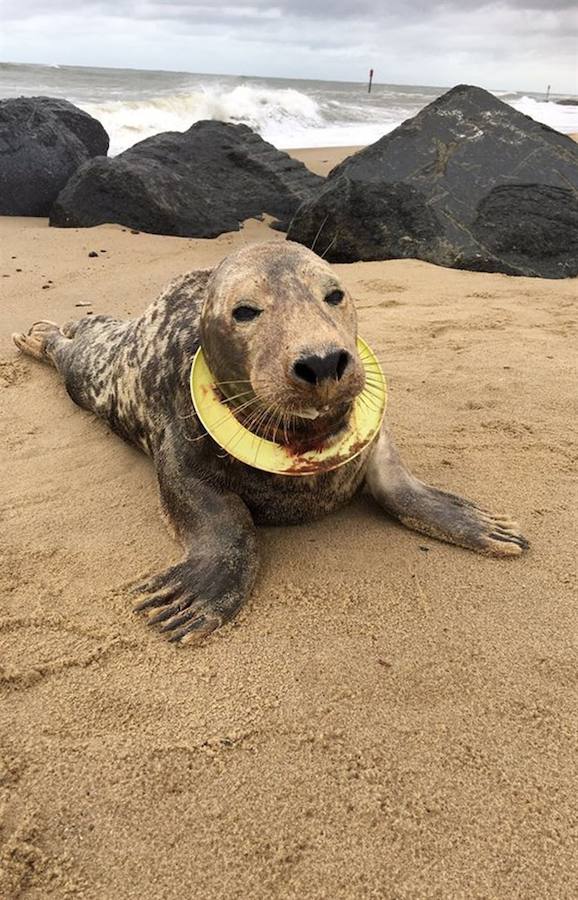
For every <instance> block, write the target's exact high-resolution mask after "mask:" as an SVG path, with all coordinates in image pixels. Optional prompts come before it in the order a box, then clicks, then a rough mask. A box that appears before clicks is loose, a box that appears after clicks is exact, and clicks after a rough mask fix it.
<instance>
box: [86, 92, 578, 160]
mask: <svg viewBox="0 0 578 900" xmlns="http://www.w3.org/2000/svg"><path fill="white" fill-rule="evenodd" d="M352 87H353V86H350V87H349V88H348V89H343V88H340V87H339V86H337V85H336V86H335V87H334V88H333V89H332V90H331V91H329V90H326V91H322V90H319V89H318V90H317V91H314V92H312V93H310V94H306V93H304V92H303V91H301V90H298V89H296V88H292V87H291V88H278V87H268V86H267V85H262V84H258V83H255V82H253V83H243V84H237V85H226V84H222V83H212V84H203V83H197V84H195V85H191V86H187V88H186V89H185V90H182V91H180V92H178V93H169V92H165V93H161V94H158V95H152V96H148V97H145V96H142V95H141V96H139V97H133V99H130V98H127V97H126V96H125V97H124V98H123V99H120V97H119V99H116V98H114V96H113V98H111V93H112V91H111V89H110V88H109V90H108V97H107V98H106V99H105V98H102V99H100V100H98V101H93V102H80V103H79V105H80V106H82V107H83V109H86V111H87V112H89V113H91V115H93V116H95V118H97V119H99V121H101V122H102V124H103V125H104V127H105V128H106V129H107V131H108V133H109V134H110V136H111V149H110V152H111V154H112V155H116V154H117V153H120V152H121V151H123V150H125V149H127V148H128V147H130V146H132V145H133V144H135V143H136V142H137V141H141V140H143V139H144V138H147V137H150V136H151V135H154V134H158V133H159V132H162V131H185V130H186V129H187V128H190V126H191V125H193V124H194V123H195V122H198V121H200V120H202V119H217V120H220V121H222V122H232V123H243V124H245V125H248V126H249V127H250V128H252V129H254V130H255V131H257V132H258V133H259V134H260V135H261V136H262V137H263V138H264V139H265V140H267V141H270V142H271V143H272V144H275V145H276V146H277V147H282V148H285V149H288V148H291V147H330V146H353V145H361V144H369V143H373V142H374V141H376V140H378V139H379V138H380V137H382V136H383V135H384V134H387V133H388V132H390V131H392V130H393V129H394V128H396V127H397V126H398V125H399V124H401V122H403V121H404V120H405V119H407V118H409V117H410V116H412V115H415V113H416V112H417V111H418V109H420V108H421V107H422V106H423V105H425V102H427V101H431V100H432V99H433V97H434V96H435V94H433V93H432V94H430V95H429V96H428V95H426V94H423V95H422V94H421V92H420V91H419V89H418V90H416V92H415V93H406V94H405V95H404V94H403V93H401V92H399V91H394V90H391V89H386V88H382V87H381V86H377V89H376V90H375V94H373V93H372V95H371V98H370V97H367V94H363V93H361V92H359V93H358V92H357V91H356V90H352V89H351V88H352ZM501 95H502V96H501V99H502V100H504V101H505V102H507V103H509V104H510V105H511V106H513V107H514V108H515V109H517V110H519V111H520V112H522V113H525V114H526V115H529V116H531V117H532V118H533V119H535V120H536V121H538V122H543V123H544V124H546V125H549V126H550V127H551V128H555V129H557V130H558V131H562V132H572V131H578V107H570V106H560V105H558V104H556V103H555V102H553V101H550V102H546V101H542V100H539V99H535V98H533V97H529V96H521V95H519V94H518V95H514V94H513V93H512V92H509V93H507V92H505V91H504V92H501ZM424 101H425V102H424Z"/></svg>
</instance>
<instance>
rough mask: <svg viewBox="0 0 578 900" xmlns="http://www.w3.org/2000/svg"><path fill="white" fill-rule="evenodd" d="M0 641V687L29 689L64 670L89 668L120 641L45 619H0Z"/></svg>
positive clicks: (119, 643)
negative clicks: (2, 638)
mask: <svg viewBox="0 0 578 900" xmlns="http://www.w3.org/2000/svg"><path fill="white" fill-rule="evenodd" d="M0 634H5V635H7V636H9V638H8V640H5V641H3V644H4V645H5V646H4V648H3V651H2V661H1V663H0V686H2V685H3V686H4V687H10V686H12V687H17V688H22V687H31V686H32V685H34V684H36V683H37V682H39V681H42V680H44V679H45V678H47V677H48V676H50V675H55V674H56V673H58V672H61V671H63V670H64V669H70V668H78V667H80V668H84V667H86V666H89V665H92V663H95V662H97V661H99V660H101V659H103V658H104V657H105V656H107V655H108V654H109V653H110V652H111V651H112V650H114V649H116V648H120V647H121V646H122V645H123V641H122V640H121V639H120V638H119V637H118V636H113V637H111V636H110V635H107V636H105V635H99V634H93V633H90V632H87V631H84V630H83V629H82V628H80V627H78V628H75V627H74V626H71V625H67V624H65V623H64V622H60V621H59V620H57V619H50V618H46V617H36V618H30V619H27V618H16V617H7V618H5V619H0Z"/></svg>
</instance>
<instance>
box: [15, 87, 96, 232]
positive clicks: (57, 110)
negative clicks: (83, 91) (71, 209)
mask: <svg viewBox="0 0 578 900" xmlns="http://www.w3.org/2000/svg"><path fill="white" fill-rule="evenodd" d="M107 152H108V135H107V133H106V131H105V130H104V128H103V127H102V125H101V124H100V122H97V120H96V119H93V118H92V116H89V115H88V113H85V112H83V111H82V110H81V109H78V108H77V107H76V106H73V104H72V103H68V101H67V100H58V99H54V98H52V97H18V98H17V99H10V100H0V215H4V216H47V215H48V213H49V212H50V209H51V207H52V204H53V203H54V201H55V200H56V197H57V196H58V194H59V192H60V191H61V190H62V188H63V187H64V185H65V184H66V182H67V181H68V179H69V178H70V176H71V175H72V174H73V173H74V172H75V171H76V170H77V169H78V167H79V166H80V165H82V163H84V162H86V161H87V160H88V159H90V158H91V157H93V156H98V155H106V153H107Z"/></svg>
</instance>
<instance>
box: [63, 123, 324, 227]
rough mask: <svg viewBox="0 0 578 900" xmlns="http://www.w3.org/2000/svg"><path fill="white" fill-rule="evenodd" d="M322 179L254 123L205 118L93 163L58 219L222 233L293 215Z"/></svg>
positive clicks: (76, 180) (71, 185)
mask: <svg viewBox="0 0 578 900" xmlns="http://www.w3.org/2000/svg"><path fill="white" fill-rule="evenodd" d="M322 183H323V179H322V178H321V177H320V176H318V175H314V174H313V173H311V172H310V171H309V170H308V169H306V168H305V166H304V165H303V164H302V163H300V162H297V161H296V160H294V159H291V157H290V156H288V155H287V154H286V153H282V152H281V151H280V150H277V149H276V148H275V147H273V146H272V145H271V144H268V143H266V142H265V141H263V140H262V138H260V137H259V135H257V134H255V133H254V132H253V131H251V129H250V128H248V127H247V126H246V125H228V124H226V123H224V122H213V121H206V122H197V123H196V124H195V125H193V126H192V128H189V130H188V131H185V132H184V133H180V132H166V133H164V134H158V135H155V136H154V137H151V138H147V140H144V141H141V142H140V143H138V144H136V145H135V146H134V147H131V148H130V149H129V150H126V151H125V152H124V153H121V154H120V155H119V156H117V157H115V158H114V159H95V160H91V161H90V162H88V163H85V165H83V166H82V168H81V169H79V171H78V172H77V173H76V174H75V175H74V176H73V177H72V178H71V180H70V181H69V182H68V184H67V185H66V187H65V188H64V190H63V191H62V192H61V194H60V195H59V197H58V199H57V201H56V203H55V204H54V207H53V210H52V213H51V216H50V224H51V225H58V226H61V227H78V226H91V225H101V224H103V223H105V222H116V223H119V224H121V225H126V226H128V227H129V228H132V229H133V230H135V229H137V230H140V231H147V232H151V233H153V234H172V235H179V236H181V237H216V236H217V235H218V234H222V233H223V232H224V231H237V230H238V229H239V226H240V223H241V222H243V221H244V220H245V219H248V218H251V217H254V216H261V215H262V214H263V213H269V214H270V215H272V216H277V217H281V218H282V219H283V220H288V219H289V217H290V216H291V215H292V214H293V213H294V212H295V210H296V209H297V207H298V206H299V204H300V203H301V202H302V201H303V200H304V199H306V198H307V197H309V196H310V195H311V194H312V192H313V190H314V189H315V188H317V187H318V186H319V185H320V184H322Z"/></svg>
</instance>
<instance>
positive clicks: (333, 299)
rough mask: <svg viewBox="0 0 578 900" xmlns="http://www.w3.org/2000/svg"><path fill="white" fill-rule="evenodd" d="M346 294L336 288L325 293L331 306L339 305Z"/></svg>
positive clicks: (326, 300)
mask: <svg viewBox="0 0 578 900" xmlns="http://www.w3.org/2000/svg"><path fill="white" fill-rule="evenodd" d="M344 297H345V294H344V293H343V291H340V290H339V289H336V290H334V291H330V292H329V294H326V295H325V302H326V303H329V306H339V304H340V303H341V301H342V300H343V298H344Z"/></svg>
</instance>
